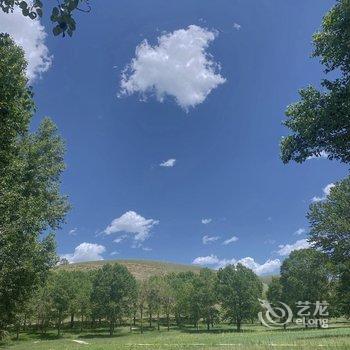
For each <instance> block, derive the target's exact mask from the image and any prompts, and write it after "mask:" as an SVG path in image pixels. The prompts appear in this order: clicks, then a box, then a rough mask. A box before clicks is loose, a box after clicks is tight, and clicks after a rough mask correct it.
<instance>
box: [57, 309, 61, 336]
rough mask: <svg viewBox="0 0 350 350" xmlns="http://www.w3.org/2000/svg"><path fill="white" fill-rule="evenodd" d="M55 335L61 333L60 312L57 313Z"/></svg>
mask: <svg viewBox="0 0 350 350" xmlns="http://www.w3.org/2000/svg"><path fill="white" fill-rule="evenodd" d="M57 335H58V336H60V335H61V312H59V313H58V323H57Z"/></svg>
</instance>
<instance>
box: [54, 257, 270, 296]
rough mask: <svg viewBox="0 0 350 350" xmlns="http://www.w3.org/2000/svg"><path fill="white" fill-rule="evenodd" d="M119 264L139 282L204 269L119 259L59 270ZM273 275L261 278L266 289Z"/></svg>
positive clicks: (82, 269)
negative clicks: (151, 277)
mask: <svg viewBox="0 0 350 350" xmlns="http://www.w3.org/2000/svg"><path fill="white" fill-rule="evenodd" d="M108 263H110V264H113V263H119V264H122V265H124V266H125V267H126V268H127V269H128V270H129V271H130V272H131V273H132V274H133V275H134V276H135V278H136V279H138V280H145V279H147V278H149V277H150V276H154V275H165V274H167V273H171V272H187V271H192V272H197V273H198V272H199V271H200V270H201V269H202V268H201V267H199V266H194V265H184V264H176V263H170V262H164V261H153V260H133V259H125V260H122V259H117V260H101V261H88V262H81V263H75V264H69V265H61V266H59V267H58V269H64V270H67V271H74V270H81V271H89V270H96V269H100V268H101V267H102V266H103V265H105V264H108ZM272 277H273V276H272V275H265V276H260V280H261V281H262V282H263V283H264V289H266V288H267V285H269V284H270V282H271V278H272Z"/></svg>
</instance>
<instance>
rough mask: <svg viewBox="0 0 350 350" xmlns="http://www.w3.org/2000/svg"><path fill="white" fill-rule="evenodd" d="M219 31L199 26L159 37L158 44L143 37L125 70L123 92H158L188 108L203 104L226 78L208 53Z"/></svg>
mask: <svg viewBox="0 0 350 350" xmlns="http://www.w3.org/2000/svg"><path fill="white" fill-rule="evenodd" d="M215 36H216V33H215V32H212V31H209V30H207V29H205V28H201V27H198V26H196V25H190V26H189V27H188V28H186V29H179V30H176V31H174V32H172V33H167V34H163V35H162V36H160V37H158V45H155V46H151V45H150V44H149V43H148V42H147V40H144V41H143V42H142V43H141V44H139V45H138V46H137V48H136V52H135V58H133V59H132V61H131V63H130V64H129V65H128V66H127V67H126V69H125V70H124V72H123V73H122V79H121V94H120V95H131V94H133V93H140V94H141V95H142V96H144V97H145V96H146V94H147V93H151V94H155V96H156V98H157V100H158V101H160V102H162V101H163V100H164V97H165V96H166V95H169V96H172V97H174V98H175V100H176V102H177V104H178V105H179V106H181V107H182V108H184V109H185V110H187V109H188V108H189V107H194V106H196V105H198V104H200V103H202V102H203V101H204V100H205V99H206V97H207V96H208V95H209V93H210V92H211V91H212V90H213V89H215V88H216V87H217V86H218V85H220V84H223V83H224V82H225V79H224V78H223V77H222V76H221V75H220V74H219V73H217V70H218V69H219V65H218V64H217V63H215V62H214V61H213V60H212V57H211V56H210V55H209V54H208V53H207V52H206V49H207V48H208V46H209V43H210V42H211V41H213V40H214V39H215Z"/></svg>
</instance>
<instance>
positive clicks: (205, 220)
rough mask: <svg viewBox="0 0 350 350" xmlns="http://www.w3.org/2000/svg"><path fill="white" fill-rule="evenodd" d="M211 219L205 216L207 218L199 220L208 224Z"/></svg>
mask: <svg viewBox="0 0 350 350" xmlns="http://www.w3.org/2000/svg"><path fill="white" fill-rule="evenodd" d="M212 221H213V220H212V219H210V218H207V219H205V218H204V219H202V220H201V222H202V224H203V225H208V224H210V223H211V222H212Z"/></svg>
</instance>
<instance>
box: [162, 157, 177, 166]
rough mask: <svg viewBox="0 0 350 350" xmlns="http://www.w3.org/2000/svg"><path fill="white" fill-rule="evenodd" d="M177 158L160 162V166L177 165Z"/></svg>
mask: <svg viewBox="0 0 350 350" xmlns="http://www.w3.org/2000/svg"><path fill="white" fill-rule="evenodd" d="M175 162H176V159H174V158H171V159H168V160H165V161H164V162H162V163H160V164H159V166H162V167H165V168H172V167H173V166H174V165H175Z"/></svg>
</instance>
